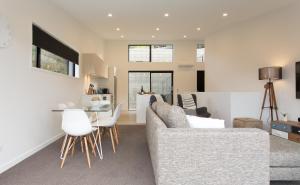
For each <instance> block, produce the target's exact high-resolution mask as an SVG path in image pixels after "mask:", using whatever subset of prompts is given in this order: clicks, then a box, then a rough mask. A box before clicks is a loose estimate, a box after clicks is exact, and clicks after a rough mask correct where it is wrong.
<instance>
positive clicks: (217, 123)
mask: <svg viewBox="0 0 300 185" xmlns="http://www.w3.org/2000/svg"><path fill="white" fill-rule="evenodd" d="M186 118H187V120H188V122H189V125H190V127H191V128H225V121H224V120H221V119H212V118H202V117H198V116H190V115H186Z"/></svg>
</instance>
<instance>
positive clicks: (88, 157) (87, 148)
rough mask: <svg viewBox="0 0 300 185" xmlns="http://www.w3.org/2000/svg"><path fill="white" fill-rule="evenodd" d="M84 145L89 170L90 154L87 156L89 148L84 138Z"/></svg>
mask: <svg viewBox="0 0 300 185" xmlns="http://www.w3.org/2000/svg"><path fill="white" fill-rule="evenodd" d="M84 144H85V150H86V158H87V161H88V165H89V168H91V161H90V154H89V147H88V142H87V138H86V136H85V137H84Z"/></svg>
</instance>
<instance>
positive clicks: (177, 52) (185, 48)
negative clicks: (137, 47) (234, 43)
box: [105, 40, 204, 110]
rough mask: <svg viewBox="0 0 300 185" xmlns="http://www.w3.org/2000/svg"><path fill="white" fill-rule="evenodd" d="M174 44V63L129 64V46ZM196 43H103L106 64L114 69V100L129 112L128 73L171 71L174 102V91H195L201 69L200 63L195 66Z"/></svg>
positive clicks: (201, 64) (175, 92)
mask: <svg viewBox="0 0 300 185" xmlns="http://www.w3.org/2000/svg"><path fill="white" fill-rule="evenodd" d="M149 43H154V44H159V43H163V44H173V47H174V53H173V63H129V62H128V44H149ZM197 43H198V42H197V41H188V40H181V41H152V42H150V41H114V40H111V41H106V43H105V62H106V63H107V64H108V65H110V66H115V67H117V78H118V82H117V94H118V95H117V99H118V102H119V103H122V104H123V108H124V109H126V110H127V109H128V71H130V70H137V71H138V70H144V71H147V70H154V71H155V70H173V71H174V88H173V89H174V100H175V101H174V102H176V101H177V98H176V95H177V92H179V93H180V92H186V91H189V92H195V91H196V89H197V84H196V83H197V81H196V78H197V74H196V71H197V70H203V69H204V64H203V63H196V46H197ZM178 64H194V65H195V66H194V67H193V68H185V69H183V68H179V67H178Z"/></svg>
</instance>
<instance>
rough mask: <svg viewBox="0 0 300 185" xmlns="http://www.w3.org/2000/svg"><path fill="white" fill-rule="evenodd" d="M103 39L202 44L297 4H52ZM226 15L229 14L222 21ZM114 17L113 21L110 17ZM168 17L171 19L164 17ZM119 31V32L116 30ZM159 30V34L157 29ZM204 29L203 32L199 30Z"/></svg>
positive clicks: (252, 0)
mask: <svg viewBox="0 0 300 185" xmlns="http://www.w3.org/2000/svg"><path fill="white" fill-rule="evenodd" d="M50 1H52V2H54V3H55V4H57V5H58V6H60V7H61V8H63V9H64V10H65V11H67V12H68V13H69V14H70V15H72V16H73V17H74V18H76V19H78V20H79V21H80V22H82V23H83V24H85V25H86V26H88V27H89V28H90V29H91V30H93V31H95V32H96V33H98V34H99V35H100V36H102V37H103V38H104V39H108V40H109V39H121V38H120V36H121V35H124V39H127V40H151V39H153V38H152V37H151V36H152V35H155V39H156V40H178V39H183V35H187V39H197V40H203V39H204V38H205V36H206V35H208V34H210V33H212V32H215V31H218V30H220V29H222V28H224V27H229V26H231V25H233V24H236V23H238V22H241V21H245V20H248V19H250V18H253V17H256V16H260V15H262V14H267V13H268V12H271V11H277V10H279V9H281V8H284V7H286V6H289V5H291V4H292V3H295V2H297V0H50ZM223 12H227V13H228V14H229V16H228V17H226V18H225V17H222V14H223ZM108 13H112V15H113V16H112V17H108V16H107V14H108ZM164 13H169V14H170V16H169V17H164ZM117 27H119V28H120V31H116V30H115V29H116V28H117ZM156 27H159V28H160V31H156V30H155V28H156ZM197 27H201V31H197V30H196V28H197Z"/></svg>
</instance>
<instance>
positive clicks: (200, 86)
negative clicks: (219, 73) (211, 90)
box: [197, 71, 205, 92]
mask: <svg viewBox="0 0 300 185" xmlns="http://www.w3.org/2000/svg"><path fill="white" fill-rule="evenodd" d="M197 91H198V92H205V71H197Z"/></svg>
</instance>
